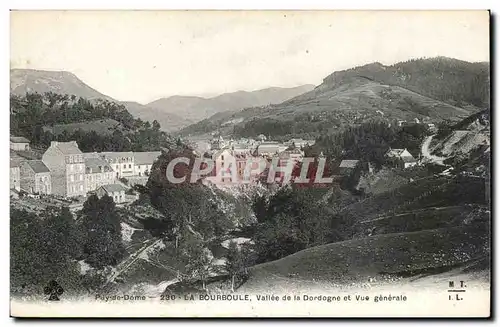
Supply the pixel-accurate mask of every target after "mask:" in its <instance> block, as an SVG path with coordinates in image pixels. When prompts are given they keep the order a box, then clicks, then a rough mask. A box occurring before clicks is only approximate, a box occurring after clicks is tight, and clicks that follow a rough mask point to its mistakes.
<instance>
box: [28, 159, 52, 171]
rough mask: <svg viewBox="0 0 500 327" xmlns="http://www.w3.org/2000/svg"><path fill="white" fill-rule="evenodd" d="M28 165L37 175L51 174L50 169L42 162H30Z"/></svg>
mask: <svg viewBox="0 0 500 327" xmlns="http://www.w3.org/2000/svg"><path fill="white" fill-rule="evenodd" d="M25 162H26V164H28V165H29V166H30V167H31V169H33V171H34V172H35V174H37V173H50V169H49V168H47V166H45V164H44V163H43V162H42V161H41V160H28V161H25Z"/></svg>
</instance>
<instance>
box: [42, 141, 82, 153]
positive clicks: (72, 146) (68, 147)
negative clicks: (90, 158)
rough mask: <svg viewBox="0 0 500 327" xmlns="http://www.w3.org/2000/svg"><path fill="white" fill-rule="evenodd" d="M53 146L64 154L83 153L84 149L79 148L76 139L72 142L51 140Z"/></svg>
mask: <svg viewBox="0 0 500 327" xmlns="http://www.w3.org/2000/svg"><path fill="white" fill-rule="evenodd" d="M50 146H51V147H54V148H56V149H58V150H59V151H61V153H62V154H82V151H80V149H79V148H78V144H77V143H76V141H70V142H54V141H53V142H51V144H50Z"/></svg>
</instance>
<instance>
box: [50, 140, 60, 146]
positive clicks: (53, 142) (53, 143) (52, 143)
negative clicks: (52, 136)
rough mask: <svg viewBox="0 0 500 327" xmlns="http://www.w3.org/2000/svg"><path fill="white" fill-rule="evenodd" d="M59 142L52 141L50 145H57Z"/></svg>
mask: <svg viewBox="0 0 500 327" xmlns="http://www.w3.org/2000/svg"><path fill="white" fill-rule="evenodd" d="M58 144H59V142H57V141H50V147H54V146H57V145H58Z"/></svg>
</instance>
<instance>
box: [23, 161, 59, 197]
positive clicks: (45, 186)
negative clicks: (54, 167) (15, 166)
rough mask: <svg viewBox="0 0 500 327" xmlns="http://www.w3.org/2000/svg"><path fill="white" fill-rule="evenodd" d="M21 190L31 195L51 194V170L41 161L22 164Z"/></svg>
mask: <svg viewBox="0 0 500 327" xmlns="http://www.w3.org/2000/svg"><path fill="white" fill-rule="evenodd" d="M20 170H21V188H22V189H23V190H24V191H26V192H29V193H37V194H51V193H52V181H51V176H50V170H49V168H48V167H47V166H46V165H45V164H44V163H43V162H42V161H41V160H28V161H23V162H21V163H20Z"/></svg>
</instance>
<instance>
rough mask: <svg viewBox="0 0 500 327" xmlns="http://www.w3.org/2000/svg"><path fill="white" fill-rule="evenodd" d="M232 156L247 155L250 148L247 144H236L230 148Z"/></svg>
mask: <svg viewBox="0 0 500 327" xmlns="http://www.w3.org/2000/svg"><path fill="white" fill-rule="evenodd" d="M232 150H233V155H235V156H237V155H247V154H250V152H251V146H250V144H248V143H236V144H233V146H232Z"/></svg>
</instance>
